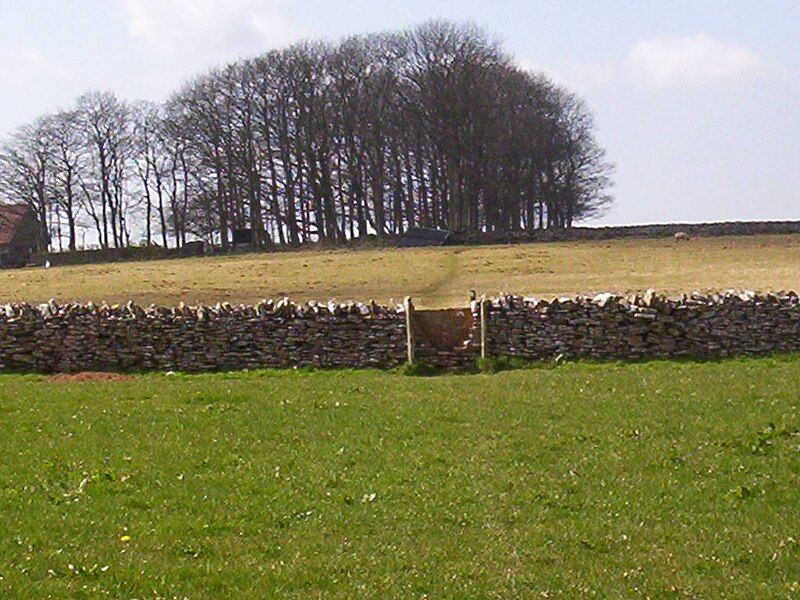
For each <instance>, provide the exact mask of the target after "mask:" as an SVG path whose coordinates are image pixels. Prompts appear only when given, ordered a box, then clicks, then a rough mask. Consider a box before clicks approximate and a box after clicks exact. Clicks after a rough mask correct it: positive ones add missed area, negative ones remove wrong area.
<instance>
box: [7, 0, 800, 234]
mask: <svg viewBox="0 0 800 600" xmlns="http://www.w3.org/2000/svg"><path fill="white" fill-rule="evenodd" d="M432 18H446V19H450V20H454V21H468V22H471V23H475V24H477V25H480V26H482V27H484V28H485V29H486V30H487V31H488V32H489V33H491V34H492V35H493V36H495V37H496V38H497V39H498V40H500V41H501V42H502V43H503V44H504V47H505V49H506V50H507V51H508V52H509V54H511V55H512V56H513V57H514V58H515V60H516V61H517V63H518V64H519V65H520V66H521V67H524V68H527V69H532V70H536V71H542V72H544V73H546V74H547V75H549V76H550V77H551V78H552V79H554V80H555V81H556V82H558V83H559V84H561V85H564V86H566V87H568V88H569V89H571V90H573V91H575V92H577V93H578V94H580V95H581V96H582V97H583V98H584V99H585V100H586V102H587V103H588V105H589V107H590V108H591V109H592V111H593V112H594V114H595V117H596V121H597V136H598V139H599V141H600V143H601V144H602V145H603V146H604V147H605V148H606V149H607V151H608V158H609V159H610V160H611V161H612V162H613V163H614V164H615V165H616V173H615V177H614V179H615V186H614V188H613V190H612V193H613V195H614V198H615V202H614V204H613V206H612V208H611V209H610V210H609V212H608V213H607V214H606V215H604V216H603V217H602V218H600V219H597V220H595V221H592V223H591V224H634V223H656V222H678V221H681V222H698V221H724V220H751V219H763V220H772V219H791V220H795V219H800V0H786V1H778V0H775V1H769V0H761V1H750V2H746V1H738V2H737V1H734V0H703V1H698V0H694V1H690V2H686V1H682V0H670V1H664V2H662V1H658V0H647V1H646V2H645V1H642V0H638V1H622V0H617V1H613V0H607V1H588V0H560V1H536V0H528V1H525V0H405V1H402V2H401V1H395V0H351V1H346V2H345V1H338V0H0V90H2V93H0V136H5V135H8V134H10V133H11V132H12V131H13V130H14V129H15V128H16V127H17V126H19V125H21V124H23V123H25V122H27V121H30V120H32V119H34V118H36V117H37V116H39V115H41V114H44V113H46V112H50V111H55V110H58V109H59V108H64V107H69V106H70V105H71V104H72V102H73V101H74V99H75V98H76V97H77V96H78V95H80V94H81V93H83V92H85V91H88V90H95V89H96V90H110V91H113V92H115V93H116V94H118V95H119V96H121V97H123V98H126V99H129V100H134V99H149V100H163V99H165V98H166V97H168V96H169V94H170V93H171V92H172V91H174V90H176V89H177V88H179V87H180V85H181V83H182V82H184V81H186V80H187V79H189V78H191V77H192V76H193V75H196V74H198V73H202V72H203V71H205V70H207V69H209V68H211V67H214V66H218V65H222V64H225V63H227V62H232V61H234V60H236V59H237V58H240V57H247V56H254V55H257V54H259V53H261V52H264V51H266V50H268V49H271V48H277V47H282V46H285V45H287V44H291V43H292V42H294V41H298V40H302V39H327V40H331V41H333V40H337V39H339V38H341V37H343V36H346V35H350V34H356V33H369V32H376V31H384V30H390V29H401V28H405V27H408V26H412V25H415V24H418V23H421V22H424V21H426V20H428V19H432Z"/></svg>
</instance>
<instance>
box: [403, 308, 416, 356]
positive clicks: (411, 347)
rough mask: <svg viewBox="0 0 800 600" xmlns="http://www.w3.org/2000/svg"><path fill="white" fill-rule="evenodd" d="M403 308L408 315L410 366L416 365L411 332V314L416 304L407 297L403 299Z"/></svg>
mask: <svg viewBox="0 0 800 600" xmlns="http://www.w3.org/2000/svg"><path fill="white" fill-rule="evenodd" d="M403 308H404V309H405V313H406V348H407V349H408V364H409V365H413V364H414V334H413V333H412V330H411V313H412V312H413V311H414V304H413V303H412V302H411V296H406V297H405V298H404V299H403Z"/></svg>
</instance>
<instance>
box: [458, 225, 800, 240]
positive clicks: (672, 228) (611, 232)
mask: <svg viewBox="0 0 800 600" xmlns="http://www.w3.org/2000/svg"><path fill="white" fill-rule="evenodd" d="M678 232H683V233H687V234H689V236H690V237H719V236H724V235H766V234H800V221H728V222H721V223H669V224H659V225H624V226H618V227H615V226H610V227H570V228H569V229H560V228H553V229H536V230H534V231H512V232H503V233H501V232H490V233H457V234H454V236H453V237H452V238H451V240H450V243H451V244H455V245H461V244H463V245H473V244H474V245H479V244H514V243H526V242H556V241H570V240H611V239H617V238H629V237H637V238H659V237H672V236H674V235H675V234H676V233H678Z"/></svg>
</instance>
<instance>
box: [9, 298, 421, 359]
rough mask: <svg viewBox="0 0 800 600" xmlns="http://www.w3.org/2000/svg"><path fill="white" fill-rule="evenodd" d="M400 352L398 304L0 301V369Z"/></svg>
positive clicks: (402, 318)
mask: <svg viewBox="0 0 800 600" xmlns="http://www.w3.org/2000/svg"><path fill="white" fill-rule="evenodd" d="M405 357H406V333H405V314H404V313H403V308H402V306H401V307H397V308H387V307H383V306H377V305H374V304H373V305H364V304H356V303H349V304H333V303H332V304H317V303H309V304H303V305H299V304H294V303H291V302H288V301H285V300H284V301H279V302H277V303H273V302H272V301H267V302H263V303H260V304H258V305H256V306H230V305H218V306H216V307H185V306H180V307H177V308H172V309H168V308H160V307H152V308H148V309H143V308H141V307H138V306H135V305H133V304H130V303H129V304H128V305H126V306H122V307H109V306H101V307H96V306H92V305H91V304H90V305H78V304H68V305H63V306H59V305H56V304H55V303H52V302H51V303H49V304H44V305H41V306H39V307H31V306H27V305H6V306H5V307H2V306H0V368H5V369H14V370H24V371H36V372H44V373H50V372H75V371H86V370H99V371H118V370H163V371H166V370H180V371H189V372H195V371H210V370H219V369H244V368H259V367H293V366H315V367H358V368H363V367H380V368H387V367H393V366H396V365H398V364H402V363H403V362H404V360H405Z"/></svg>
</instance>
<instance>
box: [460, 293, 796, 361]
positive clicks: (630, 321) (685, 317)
mask: <svg viewBox="0 0 800 600" xmlns="http://www.w3.org/2000/svg"><path fill="white" fill-rule="evenodd" d="M479 310H480V308H479V304H478V303H474V304H473V311H474V312H476V314H477V313H478V312H479ZM486 321H487V327H486V337H487V347H488V348H487V350H488V354H489V355H491V356H498V355H501V356H509V357H519V358H525V359H533V360H542V359H555V358H557V357H559V356H563V357H564V358H591V359H621V360H629V359H643V358H684V357H691V358H717V357H726V356H740V355H764V354H771V353H776V352H789V351H798V350H800V302H798V297H797V295H796V294H795V293H793V292H787V293H780V294H755V293H753V292H741V293H738V292H728V293H725V294H718V295H700V294H692V295H690V296H684V297H682V298H680V299H668V298H665V297H663V296H659V295H657V294H655V293H653V292H648V293H647V294H645V295H643V296H639V295H637V296H632V297H628V298H623V297H619V296H614V295H611V294H601V295H599V296H595V297H593V298H588V297H579V298H565V299H561V300H553V301H549V302H548V301H543V300H536V299H533V298H520V297H504V298H497V299H494V300H492V301H487V306H486ZM475 335H476V334H473V338H474V339H477V338H476V337H475ZM477 335H479V332H478V334H477ZM473 343H474V340H473Z"/></svg>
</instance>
